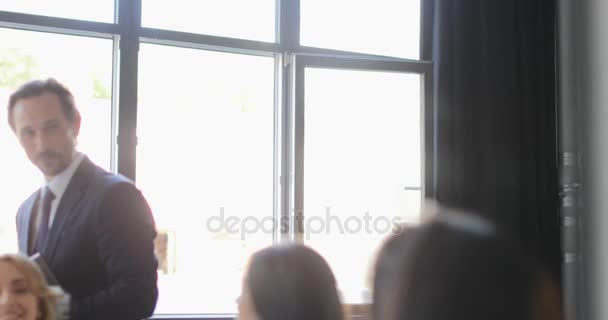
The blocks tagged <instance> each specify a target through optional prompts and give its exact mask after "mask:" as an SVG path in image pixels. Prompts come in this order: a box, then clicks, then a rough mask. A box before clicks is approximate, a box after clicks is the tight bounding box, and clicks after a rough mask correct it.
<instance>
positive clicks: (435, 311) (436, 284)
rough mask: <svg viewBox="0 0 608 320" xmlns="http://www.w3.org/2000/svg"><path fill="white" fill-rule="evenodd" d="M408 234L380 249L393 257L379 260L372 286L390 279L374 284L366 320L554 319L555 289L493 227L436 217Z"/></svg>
mask: <svg viewBox="0 0 608 320" xmlns="http://www.w3.org/2000/svg"><path fill="white" fill-rule="evenodd" d="M410 232H411V234H410V235H400V234H397V235H394V236H393V238H392V239H390V240H388V241H387V242H386V245H385V247H384V248H383V249H382V250H383V251H384V252H385V253H386V252H393V253H394V252H401V254H398V255H394V254H393V255H386V254H384V255H383V254H381V255H380V259H379V261H378V263H377V271H376V273H377V276H376V279H377V280H378V279H380V280H381V279H382V277H383V276H382V275H381V274H379V273H381V272H382V266H383V265H386V264H387V263H388V264H391V263H392V265H393V268H398V272H397V273H396V274H395V277H394V278H393V281H394V283H393V284H390V285H387V283H388V282H387V281H380V282H379V283H376V285H375V290H377V291H379V292H374V296H375V297H376V296H382V297H384V298H383V299H380V300H379V301H378V305H375V306H374V307H375V311H374V315H375V316H376V317H377V318H376V319H374V320H487V319H492V320H513V319H517V320H561V319H562V315H561V307H560V301H559V294H558V290H557V288H556V286H555V284H554V283H553V282H552V281H551V279H550V278H549V277H548V276H547V275H546V274H545V273H543V272H542V271H540V269H539V268H538V266H537V265H536V264H535V263H534V262H533V261H532V260H531V259H529V258H528V257H526V256H525V255H524V254H523V253H522V252H521V251H520V250H519V249H518V248H517V247H516V246H515V245H514V244H513V243H512V242H510V241H509V240H508V239H507V238H505V237H504V236H503V235H501V234H500V233H499V232H498V230H497V229H496V227H495V226H494V225H493V224H491V223H489V222H487V221H485V220H483V219H481V218H478V217H476V216H474V215H470V214H465V213H459V212H451V211H449V210H445V209H440V211H439V212H438V214H437V216H436V217H434V218H433V219H431V220H430V221H428V222H426V223H423V224H422V225H420V226H419V227H417V228H415V230H414V231H410ZM381 252H382V251H381ZM382 259H385V260H382ZM394 270H395V269H392V270H391V272H394ZM387 290H388V292H384V291H387ZM387 297H388V298H387ZM374 303H376V302H374Z"/></svg>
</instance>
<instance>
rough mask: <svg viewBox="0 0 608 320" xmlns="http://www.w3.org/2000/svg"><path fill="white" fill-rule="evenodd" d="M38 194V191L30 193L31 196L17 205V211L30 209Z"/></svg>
mask: <svg viewBox="0 0 608 320" xmlns="http://www.w3.org/2000/svg"><path fill="white" fill-rule="evenodd" d="M38 192H39V190H38V189H37V190H36V191H34V192H32V194H31V195H30V196H29V197H27V199H25V200H24V201H23V202H22V203H21V205H19V211H18V212H21V211H23V209H24V208H26V207H31V205H33V203H34V201H36V197H38Z"/></svg>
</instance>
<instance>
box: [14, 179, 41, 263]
mask: <svg viewBox="0 0 608 320" xmlns="http://www.w3.org/2000/svg"><path fill="white" fill-rule="evenodd" d="M39 194H40V190H38V191H36V192H35V193H34V194H32V195H31V196H30V197H29V198H28V199H27V201H26V202H25V203H24V205H23V208H22V210H23V211H22V216H19V228H20V229H21V230H19V241H18V242H19V251H20V252H22V253H24V254H26V253H29V248H30V247H31V244H30V238H31V237H30V231H31V230H32V228H31V224H32V221H31V220H32V217H34V216H35V215H34V214H33V213H34V209H35V208H36V206H35V205H34V204H36V200H37V199H38V195H39Z"/></svg>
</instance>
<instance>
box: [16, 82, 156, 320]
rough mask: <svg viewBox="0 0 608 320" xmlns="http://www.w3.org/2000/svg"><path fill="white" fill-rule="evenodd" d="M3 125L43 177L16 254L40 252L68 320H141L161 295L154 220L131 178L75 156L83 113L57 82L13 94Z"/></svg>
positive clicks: (23, 214) (22, 219) (24, 217)
mask: <svg viewBox="0 0 608 320" xmlns="http://www.w3.org/2000/svg"><path fill="white" fill-rule="evenodd" d="M8 121H9V125H10V127H11V129H12V130H13V132H14V133H15V135H16V136H17V138H18V139H19V142H20V143H21V145H22V147H23V148H24V150H25V153H26V154H27V156H28V158H29V159H30V161H32V163H33V164H34V165H36V166H37V167H38V168H39V169H40V171H41V172H42V173H43V175H44V177H45V183H44V185H43V187H41V188H40V189H39V190H37V191H35V192H34V193H33V194H32V195H31V196H30V197H29V198H28V199H27V200H25V202H24V203H23V204H22V205H21V207H20V208H19V211H18V213H17V232H18V237H19V250H20V251H21V252H23V253H27V254H30V255H31V254H34V253H37V252H38V253H40V255H41V256H42V258H43V260H45V262H46V263H47V264H48V266H49V269H50V271H51V272H52V274H53V275H54V276H55V278H56V279H57V281H58V283H59V285H60V286H61V287H62V288H63V289H64V290H65V291H67V293H69V294H70V299H71V300H70V319H74V320H81V319H82V320H85V319H86V320H94V319H104V320H107V319H112V320H123V319H124V320H131V319H132V320H138V319H142V318H145V317H147V316H149V315H151V314H152V312H153V311H154V307H155V305H156V299H157V296H158V289H157V284H156V282H157V273H156V272H157V271H156V269H157V262H156V258H155V256H154V245H153V241H154V237H155V236H156V231H155V226H154V220H153V217H152V213H151V211H150V208H149V206H148V204H147V202H146V200H145V199H144V197H143V196H142V194H141V193H140V191H139V190H138V189H137V188H136V187H135V186H134V185H133V183H131V181H129V180H128V179H126V178H124V177H122V176H118V175H115V174H111V173H108V172H106V171H105V170H103V169H101V168H99V167H98V166H96V165H95V164H94V163H93V162H91V161H90V160H89V159H88V158H87V157H86V156H85V155H84V154H82V153H80V152H78V151H76V138H77V136H78V132H79V130H80V115H79V113H78V110H77V109H76V108H75V104H74V98H73V96H72V94H71V93H70V92H69V91H68V89H67V88H65V87H64V86H63V85H62V84H60V83H59V82H57V81H56V80H54V79H48V80H35V81H31V82H28V83H26V84H24V85H22V86H21V87H20V88H19V89H18V90H17V91H15V92H14V93H13V94H12V95H11V97H10V99H9V104H8Z"/></svg>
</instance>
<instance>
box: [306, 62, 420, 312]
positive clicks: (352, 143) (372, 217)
mask: <svg viewBox="0 0 608 320" xmlns="http://www.w3.org/2000/svg"><path fill="white" fill-rule="evenodd" d="M305 72H306V81H305V86H306V90H305V91H306V95H305V104H306V107H305V113H306V114H305V141H304V216H305V217H306V221H305V224H304V232H305V234H304V239H305V240H304V241H305V242H306V243H307V244H308V245H310V246H312V247H313V248H315V249H317V250H318V251H319V252H320V253H321V254H322V255H323V256H324V257H325V258H326V259H327V260H328V262H329V263H330V265H331V266H332V268H333V271H334V272H335V274H336V278H337V280H338V286H339V287H340V289H341V291H342V294H343V296H344V299H345V302H347V303H360V302H365V301H368V299H369V287H368V282H367V281H366V277H367V275H368V268H369V267H370V264H369V263H370V261H372V258H373V257H374V254H375V251H376V249H377V248H378V246H379V244H380V243H381V241H382V239H384V238H385V237H386V236H388V235H389V234H391V232H393V228H394V226H393V223H417V221H418V219H419V215H420V213H419V208H420V198H421V194H420V190H419V189H418V188H420V183H421V182H420V181H421V175H422V173H421V168H420V158H421V142H420V139H421V134H420V130H421V125H420V123H421V122H420V76H419V75H416V74H403V73H401V74H400V73H383V72H367V71H344V70H327V69H306V71H305ZM379 84H381V85H379ZM412 189H413V190H412Z"/></svg>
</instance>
